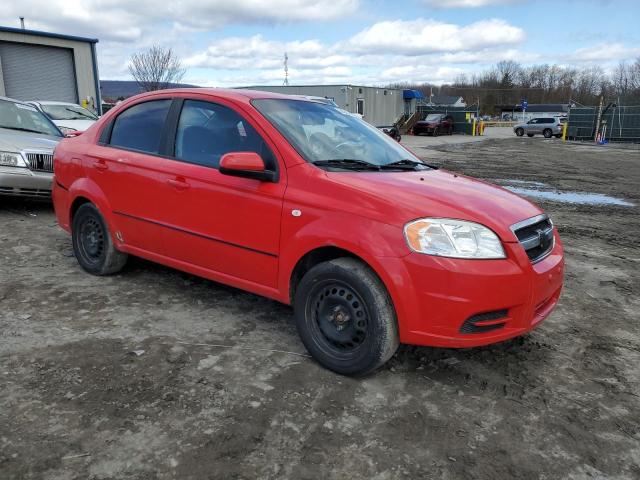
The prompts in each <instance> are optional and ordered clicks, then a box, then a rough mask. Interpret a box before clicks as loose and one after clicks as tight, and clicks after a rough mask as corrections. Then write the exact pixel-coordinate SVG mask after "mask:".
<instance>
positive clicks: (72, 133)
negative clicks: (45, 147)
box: [64, 130, 83, 138]
mask: <svg viewBox="0 0 640 480" xmlns="http://www.w3.org/2000/svg"><path fill="white" fill-rule="evenodd" d="M82 133H83V132H79V131H77V130H75V131H74V130H70V131H68V132H65V134H64V136H65V138H73V137H77V136H79V135H82Z"/></svg>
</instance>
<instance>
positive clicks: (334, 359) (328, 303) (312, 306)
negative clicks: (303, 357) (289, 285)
mask: <svg viewBox="0 0 640 480" xmlns="http://www.w3.org/2000/svg"><path fill="white" fill-rule="evenodd" d="M293 306H294V312H295V320H296V327H297V329H298V334H299V335H300V338H301V339H302V343H304V346H305V347H306V349H307V351H308V352H309V353H310V354H311V356H312V357H313V358H314V359H315V360H316V361H317V362H318V363H320V365H322V366H323V367H325V368H328V369H329V370H332V371H334V372H336V373H339V374H341V375H353V376H362V375H365V374H367V373H370V372H372V371H374V370H375V369H376V368H378V367H380V366H381V365H383V364H384V363H385V362H386V361H387V360H389V359H390V358H391V357H392V356H393V354H394V353H395V351H396V350H397V348H398V345H399V343H400V341H399V336H398V325H397V320H396V314H395V310H394V308H393V305H392V302H391V298H390V297H389V294H388V292H387V290H386V289H385V287H384V285H383V284H382V282H381V281H380V279H379V278H378V277H377V276H376V275H375V273H374V272H373V271H372V270H371V269H370V268H369V267H368V266H366V265H365V264H363V263H362V262H360V261H359V260H355V259H353V258H337V259H335V260H331V261H328V262H323V263H320V264H318V265H316V266H314V267H313V268H311V269H310V270H309V271H308V272H307V273H306V274H305V275H304V277H303V278H302V280H301V281H300V283H299V284H298V287H297V289H296V292H295V296H294V301H293Z"/></svg>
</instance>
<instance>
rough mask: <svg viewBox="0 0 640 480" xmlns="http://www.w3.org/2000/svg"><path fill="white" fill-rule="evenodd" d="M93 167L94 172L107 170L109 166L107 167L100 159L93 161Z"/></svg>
mask: <svg viewBox="0 0 640 480" xmlns="http://www.w3.org/2000/svg"><path fill="white" fill-rule="evenodd" d="M93 166H94V167H95V168H96V170H108V169H109V165H107V162H105V161H104V160H102V159H100V160H94V161H93Z"/></svg>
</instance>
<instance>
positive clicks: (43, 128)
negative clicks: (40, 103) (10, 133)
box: [0, 100, 62, 137]
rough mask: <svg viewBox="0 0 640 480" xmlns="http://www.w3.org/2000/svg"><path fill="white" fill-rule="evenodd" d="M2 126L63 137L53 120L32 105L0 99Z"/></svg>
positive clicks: (0, 121)
mask: <svg viewBox="0 0 640 480" xmlns="http://www.w3.org/2000/svg"><path fill="white" fill-rule="evenodd" d="M0 128H6V129H9V130H17V131H19V132H28V133H39V134H41V135H52V136H54V137H61V136H62V133H61V132H60V130H58V127H56V126H55V125H54V124H53V122H51V120H49V119H48V118H47V117H46V116H45V115H44V114H43V113H42V112H40V111H38V109H37V108H35V107H32V106H31V105H25V104H23V103H17V102H11V101H9V100H0Z"/></svg>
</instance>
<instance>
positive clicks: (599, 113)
mask: <svg viewBox="0 0 640 480" xmlns="http://www.w3.org/2000/svg"><path fill="white" fill-rule="evenodd" d="M603 104H604V96H602V95H600V105H599V106H598V115H597V116H596V128H595V130H594V132H593V141H594V142H597V141H598V130H600V120H601V119H602V106H603Z"/></svg>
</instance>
